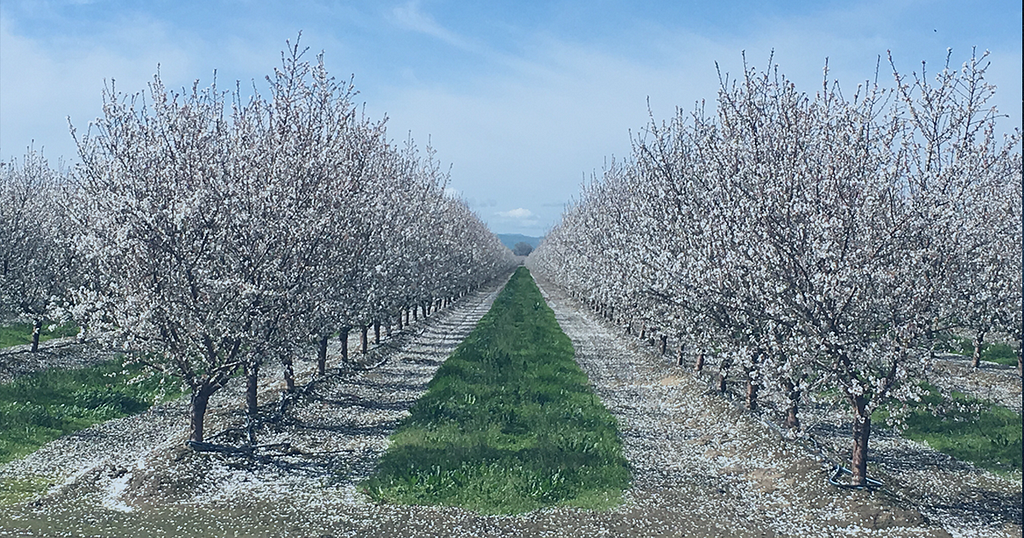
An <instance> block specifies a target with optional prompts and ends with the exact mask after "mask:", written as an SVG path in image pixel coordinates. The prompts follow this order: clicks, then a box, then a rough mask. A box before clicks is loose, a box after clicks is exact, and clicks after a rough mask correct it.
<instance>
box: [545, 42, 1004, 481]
mask: <svg viewBox="0 0 1024 538" xmlns="http://www.w3.org/2000/svg"><path fill="white" fill-rule="evenodd" d="M889 63H890V65H893V64H892V60H891V58H890V61H889ZM986 67H987V63H986V61H985V57H984V56H982V57H980V58H978V57H972V58H971V59H970V60H969V61H967V62H966V63H965V64H963V66H962V67H961V68H959V69H957V68H956V67H951V66H950V63H949V61H948V59H947V62H946V66H945V68H944V69H942V70H941V71H940V72H939V73H937V74H936V75H934V78H933V77H932V76H931V75H930V74H927V73H925V72H924V68H923V66H922V72H921V73H920V74H916V73H915V74H913V75H911V76H909V77H908V76H904V75H903V74H901V73H899V72H898V71H897V70H896V68H895V67H894V66H893V77H894V83H893V84H892V85H890V86H888V87H884V86H882V85H880V84H879V83H878V82H877V79H878V76H877V74H876V77H875V79H876V81H875V82H873V83H872V82H868V83H865V84H862V85H859V86H857V87H856V89H855V90H854V91H853V92H850V93H847V94H844V93H843V92H842V91H840V87H839V85H838V83H836V82H833V83H829V82H828V78H827V70H826V76H825V82H824V83H823V85H822V87H821V89H820V90H818V91H817V92H816V93H815V94H813V95H809V94H807V93H804V92H801V91H799V90H798V89H797V88H796V87H795V85H794V84H793V83H792V82H791V81H789V80H788V79H786V78H785V77H784V76H783V75H781V74H780V73H779V70H778V68H777V67H775V66H769V69H767V70H765V71H759V70H757V69H753V68H749V67H745V70H744V73H743V74H742V77H740V78H739V79H736V80H730V79H729V77H728V76H727V75H726V76H724V77H722V83H721V89H720V91H719V94H718V101H717V107H716V109H715V111H714V113H713V114H707V113H706V112H705V109H704V105H703V103H702V104H700V105H698V107H697V108H696V109H695V110H694V111H693V112H692V113H689V114H685V113H683V112H678V113H677V115H676V116H675V117H673V118H672V119H671V120H669V121H667V122H663V123H656V122H654V121H652V122H651V123H650V124H649V126H648V127H647V128H646V129H645V130H644V131H642V132H641V133H640V135H638V136H637V137H635V138H634V144H633V151H632V154H631V155H630V157H629V158H628V159H626V160H624V161H617V162H613V163H612V164H611V165H610V166H608V167H607V169H606V170H605V171H604V174H603V176H602V177H600V178H595V180H594V181H593V182H592V183H591V184H590V185H587V186H585V187H584V189H583V193H582V194H581V196H580V198H579V200H578V201H575V202H574V203H572V204H571V205H570V206H569V207H568V208H567V210H566V211H565V213H564V215H563V219H562V221H561V223H560V224H559V225H557V226H556V227H555V228H554V229H553V230H552V231H551V233H549V234H548V236H547V238H546V239H545V241H544V242H543V243H542V244H541V246H540V247H539V248H538V249H537V250H536V251H535V252H534V254H533V255H532V256H531V258H530V259H529V261H528V264H529V265H530V266H532V267H533V268H534V269H535V270H536V271H538V272H540V273H542V274H544V275H546V276H547V277H548V278H551V279H553V280H554V281H555V282H556V283H557V284H559V285H561V286H563V287H565V288H566V289H567V290H569V291H570V292H571V293H572V294H573V295H575V296H576V297H578V298H579V299H581V300H583V301H585V302H587V303H588V304H590V305H591V306H592V307H593V308H594V309H595V310H597V311H599V312H601V313H602V314H604V315H605V316H606V317H607V318H608V319H612V320H616V321H618V322H621V323H623V324H625V325H626V326H627V327H634V328H635V327H640V329H639V330H640V331H641V332H642V333H643V334H644V336H645V337H646V336H648V335H654V336H657V337H660V338H661V345H662V351H663V352H664V346H665V342H666V340H667V339H668V338H669V337H671V338H673V339H676V340H678V341H679V342H681V344H680V349H679V362H680V364H682V363H683V359H684V357H688V358H690V359H692V361H693V364H694V365H695V368H696V369H697V370H700V369H701V368H702V367H703V365H704V364H705V361H708V362H714V363H717V365H718V367H719V371H720V372H721V374H720V378H719V387H720V389H721V390H724V389H725V386H726V385H725V379H726V376H734V377H738V378H739V380H741V382H742V383H743V384H744V385H745V387H746V390H745V398H746V403H747V406H748V407H749V408H750V409H756V408H757V407H758V403H759V401H763V400H765V399H768V400H771V401H773V402H777V403H778V404H779V405H780V406H781V409H785V410H786V411H785V416H786V423H787V424H788V425H789V426H790V427H792V428H799V414H798V413H799V406H800V403H801V400H802V399H803V398H806V396H807V395H808V394H811V393H815V394H818V393H833V394H840V395H842V397H843V398H844V399H845V401H846V402H847V403H848V405H849V409H850V410H851V412H852V415H853V417H854V421H853V426H852V430H853V432H852V434H853V440H854V443H853V449H852V452H851V461H852V465H851V467H852V472H853V481H854V483H855V484H859V485H863V484H864V483H865V480H866V463H867V450H868V439H869V436H870V432H871V415H872V411H873V410H874V409H876V408H877V407H878V406H880V405H886V404H887V402H892V401H906V400H908V399H916V398H917V397H918V396H919V393H920V391H921V388H920V387H919V385H918V380H919V379H920V378H921V377H920V376H921V375H922V374H923V373H924V371H925V370H926V369H927V368H928V367H929V364H930V361H931V359H932V357H933V353H934V351H935V349H936V342H937V341H938V340H939V338H940V337H941V336H942V335H943V334H944V333H945V332H946V331H950V330H955V331H960V332H961V333H963V332H968V333H969V334H970V335H972V336H973V337H974V338H975V340H976V341H977V345H978V346H980V344H981V341H982V340H983V339H984V338H986V335H991V334H993V333H996V332H999V333H1002V334H1005V335H1008V336H1009V338H1010V339H1011V340H1012V341H1013V342H1015V343H1016V346H1017V348H1018V350H1019V349H1020V343H1021V237H1022V232H1021V197H1022V195H1021V155H1020V151H1019V139H1020V134H1019V131H1016V130H1015V131H1014V132H1013V133H1012V134H1010V135H1005V136H1002V137H1000V136H997V134H996V128H995V119H996V118H997V117H998V116H997V113H996V110H995V108H994V107H992V106H991V104H990V100H991V97H992V95H993V92H994V88H993V87H992V86H991V85H989V84H987V83H986V82H985V79H984V73H985V68H986ZM627 330H628V329H627ZM1018 353H1019V351H1018ZM1018 356H1019V355H1018ZM1018 363H1019V361H1018ZM893 416H897V417H898V413H893Z"/></svg>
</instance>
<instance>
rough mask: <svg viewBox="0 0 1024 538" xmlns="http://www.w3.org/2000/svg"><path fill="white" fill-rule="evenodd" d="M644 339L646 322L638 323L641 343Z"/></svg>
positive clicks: (645, 336)
mask: <svg viewBox="0 0 1024 538" xmlns="http://www.w3.org/2000/svg"><path fill="white" fill-rule="evenodd" d="M645 338H647V322H646V321H644V322H641V323H640V340H641V341H643V340H644V339H645Z"/></svg>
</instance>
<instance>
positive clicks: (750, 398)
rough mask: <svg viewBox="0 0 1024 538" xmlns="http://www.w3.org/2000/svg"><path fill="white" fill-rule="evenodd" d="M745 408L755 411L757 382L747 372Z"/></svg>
mask: <svg viewBox="0 0 1024 538" xmlns="http://www.w3.org/2000/svg"><path fill="white" fill-rule="evenodd" d="M747 409H749V410H751V411H757V383H754V380H752V379H750V374H749V373H748V374H747Z"/></svg>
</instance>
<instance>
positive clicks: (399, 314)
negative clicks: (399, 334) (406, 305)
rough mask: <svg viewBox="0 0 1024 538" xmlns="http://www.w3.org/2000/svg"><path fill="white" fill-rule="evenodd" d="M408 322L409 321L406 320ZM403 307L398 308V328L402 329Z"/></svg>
mask: <svg viewBox="0 0 1024 538" xmlns="http://www.w3.org/2000/svg"><path fill="white" fill-rule="evenodd" d="M406 323H408V321H406ZM402 328H403V325H402V309H398V330H402Z"/></svg>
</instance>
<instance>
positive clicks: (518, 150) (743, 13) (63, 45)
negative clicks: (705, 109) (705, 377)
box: [0, 0, 1022, 235]
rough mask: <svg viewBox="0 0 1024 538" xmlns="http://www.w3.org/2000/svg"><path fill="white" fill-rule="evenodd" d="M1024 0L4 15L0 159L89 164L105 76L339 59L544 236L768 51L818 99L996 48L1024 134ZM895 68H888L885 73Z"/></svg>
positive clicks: (107, 9) (996, 70)
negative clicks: (644, 142)
mask: <svg viewBox="0 0 1024 538" xmlns="http://www.w3.org/2000/svg"><path fill="white" fill-rule="evenodd" d="M1021 25H1022V19H1021V4H1020V2H976V3H975V2H963V1H943V2H927V1H902V0H886V1H869V2H849V1H848V2H838V1H830V0H820V1H814V2H804V1H796V2H793V1H790V2H756V1H749V2H721V1H719V2H707V1H704V2H684V1H675V2H673V1H654V0H649V1H647V2H642V3H634V2H625V1H607V0H593V1H555V2H528V1H494V2H469V1H461V2H455V1H443V0H419V1H417V0H412V1H410V0H398V1H387V0H382V1H366V2H342V1H336V2H329V1H312V0H295V1H291V2H255V1H245V0H234V1H220V2H218V1H208V2H182V1H174V2H171V1H162V0H158V1H150V2H117V1H104V0H93V1H89V0H74V1H58V0H53V1H35V2H27V1H25V2H23V1H18V0H2V2H0V158H2V159H4V160H6V159H9V158H11V157H17V156H20V155H22V154H23V153H24V150H25V148H26V147H28V145H29V144H30V143H33V140H34V145H35V147H36V148H37V149H39V148H43V149H44V153H45V155H46V156H47V157H49V158H50V159H51V160H52V161H56V160H57V159H58V158H60V157H63V159H64V161H65V162H74V161H75V160H76V153H75V148H74V144H73V142H72V140H71V137H70V135H69V134H68V127H67V119H66V118H67V117H68V116H70V117H71V121H72V122H73V123H74V125H75V126H76V127H77V128H79V129H83V130H84V129H85V128H86V127H87V126H88V122H89V121H90V120H91V119H94V118H95V117H97V116H98V115H99V114H100V112H101V99H100V96H101V91H102V89H103V85H104V80H110V79H114V80H116V83H117V88H118V89H119V90H120V91H124V92H130V93H134V92H137V91H140V90H143V89H145V87H146V84H147V83H148V82H149V81H150V80H151V79H152V76H153V74H154V73H155V72H156V69H157V65H159V66H160V72H161V76H162V78H163V80H164V82H165V84H167V86H169V87H181V86H188V85H191V83H192V81H194V80H196V79H199V80H200V82H201V84H203V85H206V84H208V83H209V82H210V81H211V80H212V75H213V72H214V70H216V71H217V73H218V75H217V77H218V82H219V84H220V85H221V86H222V87H231V86H233V84H234V81H235V80H240V81H242V83H243V86H248V85H251V84H252V81H253V80H256V81H257V83H259V82H260V81H262V79H263V77H264V76H265V75H266V74H268V73H270V72H271V70H272V69H273V68H274V67H276V66H277V65H278V62H279V60H280V51H281V50H282V48H284V46H285V40H287V39H292V40H294V39H295V36H296V35H297V34H298V33H299V31H301V32H302V44H303V45H305V46H308V47H310V49H311V51H312V52H319V51H321V50H322V51H324V53H325V59H326V63H327V66H328V69H329V70H330V71H331V73H333V74H334V75H335V76H336V77H338V78H342V79H346V78H348V77H349V76H351V75H354V76H355V84H356V87H357V89H359V91H360V95H359V100H360V101H365V103H366V110H367V112H368V113H369V114H370V115H371V116H373V117H381V116H383V115H385V114H387V116H388V117H389V120H388V123H389V133H390V136H391V137H392V138H395V139H399V140H402V139H404V138H405V137H406V136H407V134H408V133H409V132H411V133H412V136H413V138H414V139H415V140H416V141H417V142H418V143H419V144H420V145H421V146H422V145H424V144H425V143H426V142H427V140H428V138H429V139H430V141H431V143H432V145H433V146H434V148H435V149H436V150H437V152H438V153H437V155H438V157H439V158H440V159H441V160H442V161H443V162H445V163H447V164H451V166H452V176H451V188H452V189H454V190H455V191H458V192H459V193H460V194H461V195H462V196H463V197H464V198H465V199H466V200H467V201H468V202H469V203H470V206H471V207H472V208H473V210H474V211H476V212H477V214H478V215H480V217H481V218H483V219H484V220H485V221H486V222H487V223H488V224H489V226H490V227H491V229H492V230H494V231H495V232H508V233H524V234H527V235H542V234H543V233H544V232H545V231H546V230H547V229H548V228H549V227H550V226H551V225H552V224H554V223H556V222H557V221H558V219H559V216H560V214H561V211H562V208H563V206H564V204H565V202H566V201H568V200H569V199H570V198H572V197H573V196H575V195H576V193H577V192H578V190H579V186H580V183H581V182H582V181H583V180H584V178H585V177H589V176H590V175H591V174H592V173H594V172H599V171H600V170H601V168H602V166H603V165H604V163H605V161H606V159H607V158H609V157H610V156H612V155H617V156H626V155H628V154H629V148H630V132H631V131H632V132H634V133H635V132H636V131H637V130H638V129H640V128H642V127H643V126H644V124H645V123H646V122H647V121H648V103H650V110H651V111H652V112H653V114H654V116H655V118H657V119H667V118H668V117H669V116H670V115H671V114H672V113H673V112H674V110H675V108H676V107H677V106H678V107H682V108H684V109H689V108H691V107H692V106H693V104H694V103H695V102H696V101H698V100H700V99H707V100H708V101H709V102H713V100H714V97H715V92H716V89H717V85H718V75H717V72H716V70H715V62H718V64H719V65H720V66H721V68H722V70H723V71H727V72H731V73H738V72H740V71H741V65H742V59H741V53H742V52H743V51H745V52H746V56H747V59H748V60H749V61H750V63H752V64H754V65H756V66H763V65H765V64H766V63H767V61H768V58H769V56H770V54H771V51H773V50H774V51H775V56H774V57H775V60H776V62H777V64H778V65H779V66H780V69H781V71H782V72H783V73H785V74H786V75H787V76H789V77H790V78H791V79H792V80H794V81H795V82H796V83H797V86H798V87H799V88H801V89H803V90H804V91H807V92H814V91H816V90H817V88H818V87H820V85H821V73H822V66H823V65H824V62H825V58H826V57H828V58H829V65H830V79H838V80H840V82H841V83H842V84H843V85H844V86H846V87H848V88H851V89H852V88H853V87H854V86H855V85H856V84H857V83H858V82H861V81H863V80H865V79H867V78H870V77H872V76H873V73H874V69H875V64H876V60H877V58H878V56H879V55H883V56H884V55H885V54H886V51H887V50H892V53H893V56H894V58H895V60H896V63H897V67H899V68H900V69H901V71H905V72H910V71H915V70H920V66H921V61H922V60H924V61H927V63H928V66H929V70H930V71H932V72H934V71H935V70H938V69H939V68H941V66H942V63H943V61H944V59H945V55H946V49H947V47H950V48H952V49H953V62H954V63H955V64H957V65H958V64H960V63H962V62H963V61H964V60H966V59H967V58H969V56H970V53H971V48H972V47H975V46H976V47H977V48H978V50H979V51H984V50H989V51H990V52H991V56H990V59H991V61H992V67H991V68H990V70H989V77H988V78H989V81H990V82H992V83H994V84H996V86H997V87H998V91H997V94H996V99H995V104H996V105H998V107H999V109H1000V111H1001V112H1003V113H1005V114H1007V115H1008V116H1009V117H1008V118H1006V119H1005V120H1001V122H1000V124H999V126H1000V129H1002V130H1007V131H1008V130H1010V129H1013V128H1014V127H1019V126H1020V124H1021V63H1022V59H1021ZM888 72H889V70H888V69H887V68H886V66H885V65H884V64H883V70H882V74H883V76H887V75H888Z"/></svg>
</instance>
